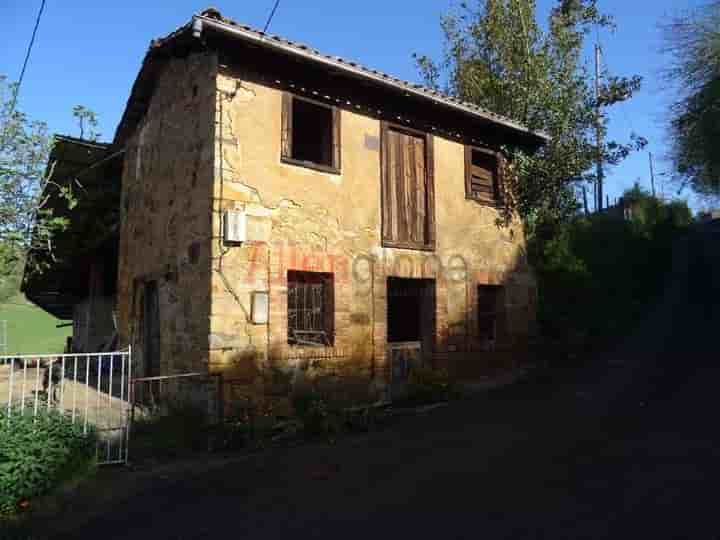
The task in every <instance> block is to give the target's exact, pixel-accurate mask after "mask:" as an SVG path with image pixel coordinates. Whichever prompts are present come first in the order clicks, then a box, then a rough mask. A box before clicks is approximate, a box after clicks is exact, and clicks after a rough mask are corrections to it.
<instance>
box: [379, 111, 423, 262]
mask: <svg viewBox="0 0 720 540" xmlns="http://www.w3.org/2000/svg"><path fill="white" fill-rule="evenodd" d="M381 136H382V140H383V144H382V150H381V152H382V154H381V168H382V216H383V220H382V221H383V223H382V229H383V231H382V236H383V243H384V244H385V245H388V246H391V247H405V248H416V249H428V248H430V247H432V246H433V244H434V230H435V227H434V211H433V209H434V191H433V175H432V170H433V168H432V139H431V138H429V137H427V136H426V135H424V134H421V133H416V132H410V131H406V130H404V129H402V130H401V129H396V128H394V127H393V126H389V125H388V124H386V123H383V125H382V127H381ZM428 141H429V144H428Z"/></svg>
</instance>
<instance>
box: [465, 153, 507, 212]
mask: <svg viewBox="0 0 720 540" xmlns="http://www.w3.org/2000/svg"><path fill="white" fill-rule="evenodd" d="M465 162H466V163H465V166H466V167H465V168H466V171H465V175H466V178H465V188H466V189H465V191H466V195H467V197H468V198H470V199H475V200H478V201H480V202H484V203H487V204H496V203H498V202H500V185H499V159H498V156H497V154H495V153H494V152H490V151H487V150H480V149H478V148H472V147H466V156H465Z"/></svg>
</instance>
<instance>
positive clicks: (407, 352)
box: [387, 278, 436, 395]
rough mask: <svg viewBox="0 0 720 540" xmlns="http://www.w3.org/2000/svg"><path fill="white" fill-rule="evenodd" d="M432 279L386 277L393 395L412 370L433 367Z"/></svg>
mask: <svg viewBox="0 0 720 540" xmlns="http://www.w3.org/2000/svg"><path fill="white" fill-rule="evenodd" d="M435 309H436V302H435V280H433V279H410V278H388V280H387V349H388V350H387V354H388V361H389V362H390V366H391V370H390V371H391V385H392V393H393V394H394V395H397V394H399V393H402V391H403V387H404V385H405V384H406V383H407V380H408V377H409V376H410V372H411V371H412V369H413V368H414V367H418V366H422V365H432V354H433V350H434V347H435Z"/></svg>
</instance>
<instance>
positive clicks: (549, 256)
mask: <svg viewBox="0 0 720 540" xmlns="http://www.w3.org/2000/svg"><path fill="white" fill-rule="evenodd" d="M625 197H626V199H627V200H629V201H633V202H634V205H635V206H634V215H633V220H632V221H625V220H622V219H619V218H618V217H617V216H613V215H609V214H595V215H592V216H589V217H584V216H583V217H578V218H576V219H575V220H573V221H571V222H569V223H562V224H554V225H547V224H545V225H542V226H540V227H538V229H537V231H536V234H535V235H534V236H533V237H532V238H531V239H530V242H529V251H530V256H531V262H532V264H533V266H534V268H535V270H536V275H537V278H538V292H539V304H538V321H539V323H540V329H541V332H542V336H543V337H544V338H545V340H546V342H549V343H555V344H557V345H559V346H560V347H561V348H562V349H564V350H565V351H566V352H575V351H581V350H583V349H588V348H589V347H595V346H598V345H602V344H604V343H608V342H610V341H611V340H614V339H616V338H617V336H618V335H622V334H627V333H628V332H630V331H632V329H633V327H634V326H635V325H636V324H637V323H638V322H639V321H640V320H642V318H643V317H644V316H645V313H646V311H647V308H648V306H649V305H650V304H651V303H652V302H653V301H654V300H655V299H656V298H657V297H659V296H660V294H661V293H662V292H663V288H664V284H665V278H666V276H667V274H668V272H669V271H670V269H671V268H672V246H673V241H674V238H675V237H676V236H677V234H678V233H679V232H681V231H682V230H683V229H684V228H685V227H687V225H688V224H689V223H690V217H691V216H690V211H689V210H688V208H687V205H685V204H683V203H677V202H675V203H670V204H664V203H662V202H661V201H658V200H657V199H655V198H653V197H651V196H649V195H648V194H646V193H644V192H642V191H641V190H638V189H635V190H632V191H630V192H628V193H626V195H625Z"/></svg>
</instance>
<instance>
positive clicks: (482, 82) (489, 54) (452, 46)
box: [417, 0, 646, 229]
mask: <svg viewBox="0 0 720 540" xmlns="http://www.w3.org/2000/svg"><path fill="white" fill-rule="evenodd" d="M441 25H442V29H443V32H444V35H445V55H444V57H443V58H442V59H441V60H439V61H436V60H433V59H430V58H428V57H425V56H420V57H418V58H417V62H418V66H419V68H420V71H421V74H422V76H423V78H424V79H425V82H426V83H427V84H428V85H430V86H433V87H443V88H442V89H443V90H445V91H446V92H448V93H450V94H451V95H453V96H457V97H458V98H461V99H463V100H466V101H469V102H472V103H475V104H477V105H480V106H482V107H485V108H487V109H489V110H491V111H493V112H495V113H498V114H502V115H504V116H507V117H509V118H512V119H513V120H516V121H518V122H521V123H522V124H524V125H525V126H527V127H529V128H531V129H534V130H540V131H544V132H545V133H547V134H548V135H549V136H550V137H551V139H550V141H549V143H548V144H547V145H546V146H545V147H544V148H542V149H540V151H538V152H536V153H527V152H525V151H523V150H520V149H513V148H507V149H506V151H507V152H508V153H509V154H511V157H512V168H511V169H510V170H508V171H506V172H507V174H506V180H507V181H508V182H509V184H510V185H509V186H508V188H509V189H508V192H507V193H506V197H505V199H506V203H507V205H508V208H507V210H508V212H507V214H506V218H508V217H509V216H510V215H511V213H512V212H518V213H519V214H520V216H522V217H523V219H524V220H525V222H526V225H528V226H529V227H530V228H531V229H532V226H533V225H534V224H536V223H542V222H544V221H550V222H562V221H565V220H567V219H569V218H570V217H571V216H573V215H574V214H575V211H576V208H577V200H576V191H577V189H578V188H580V187H582V186H583V185H585V184H587V183H593V182H597V181H598V178H597V175H596V170H595V168H594V162H595V160H596V159H597V158H598V157H600V158H601V159H602V161H603V162H604V163H605V164H609V165H613V164H617V163H619V162H620V161H621V160H622V159H623V158H625V157H626V156H627V155H628V154H629V153H630V152H631V151H633V150H636V149H639V148H642V147H643V146H644V145H645V144H646V141H645V140H644V139H643V138H642V137H638V136H633V137H632V139H631V140H630V141H626V142H619V141H605V142H604V143H603V144H602V145H600V146H598V143H597V139H596V125H597V121H598V114H597V112H598V108H599V110H600V111H601V116H600V118H599V120H600V123H601V124H602V127H601V132H602V135H603V140H604V139H605V135H606V131H607V130H606V116H605V115H604V114H602V111H603V110H604V109H605V108H607V107H610V106H612V105H614V104H616V103H620V102H623V101H625V100H628V99H630V98H631V97H632V96H633V94H634V93H635V92H637V91H638V90H639V88H640V82H641V81H640V78H639V77H637V76H631V77H627V78H626V77H617V76H614V75H612V74H610V73H606V72H605V73H603V76H602V81H601V85H600V92H599V95H598V96H597V97H596V96H595V89H594V78H593V75H592V74H591V72H590V71H589V70H588V69H587V66H586V65H585V63H584V61H583V50H584V47H585V44H586V37H587V35H588V33H589V32H590V31H591V30H594V29H595V28H598V27H601V28H612V27H613V25H614V23H613V21H612V19H611V18H610V17H609V16H607V15H604V14H603V13H601V12H600V10H599V9H598V7H597V1H596V0H557V1H556V2H554V7H553V8H552V10H551V12H550V17H549V20H548V23H547V25H542V24H540V22H539V21H538V17H537V13H536V2H535V1H534V0H475V1H474V2H461V3H460V5H459V6H458V8H457V9H454V10H452V11H450V12H449V13H448V14H446V15H445V16H444V17H443V18H442V20H441Z"/></svg>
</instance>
